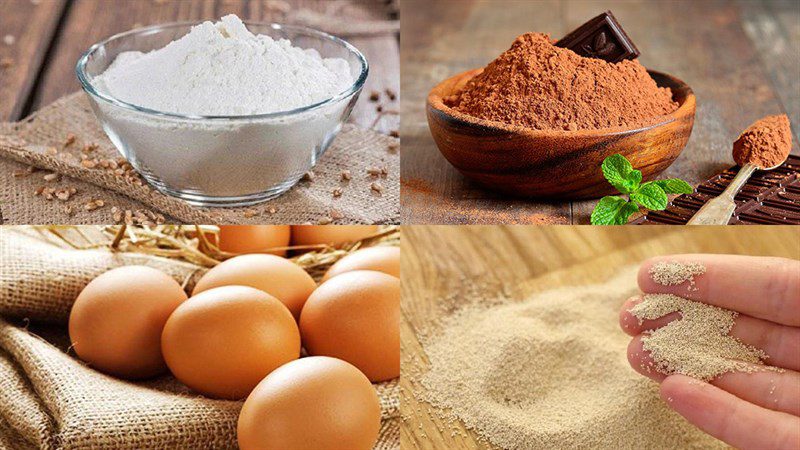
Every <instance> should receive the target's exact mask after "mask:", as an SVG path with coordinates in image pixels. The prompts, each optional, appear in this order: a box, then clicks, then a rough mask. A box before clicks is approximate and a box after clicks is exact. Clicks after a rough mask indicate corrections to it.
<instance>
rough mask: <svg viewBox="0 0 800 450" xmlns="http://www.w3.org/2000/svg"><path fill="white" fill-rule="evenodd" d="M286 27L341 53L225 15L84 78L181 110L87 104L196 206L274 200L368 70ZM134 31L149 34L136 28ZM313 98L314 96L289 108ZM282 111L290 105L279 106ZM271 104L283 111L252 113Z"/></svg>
mask: <svg viewBox="0 0 800 450" xmlns="http://www.w3.org/2000/svg"><path fill="white" fill-rule="evenodd" d="M251 29H253V28H252V27H251ZM258 29H261V30H263V31H262V32H265V33H269V34H273V35H279V36H281V35H283V32H282V31H277V32H276V31H275V30H274V29H272V28H269V27H264V26H260V28H258ZM284 29H285V30H286V33H288V35H289V36H295V37H292V38H291V39H297V38H296V37H297V36H299V39H302V41H298V42H301V44H302V45H304V46H308V47H312V46H315V48H318V49H320V52H323V53H325V54H332V55H335V56H340V55H341V58H339V57H331V58H324V57H322V56H321V54H320V52H318V51H317V50H315V49H314V48H300V47H298V46H294V45H293V43H292V42H290V41H289V40H286V39H273V38H272V37H270V36H267V35H264V34H256V33H253V32H251V31H250V30H248V28H247V26H246V25H245V24H244V23H242V21H241V20H240V19H239V18H238V17H236V16H235V15H229V16H225V17H223V18H222V19H221V20H220V21H219V22H217V23H211V22H204V23H201V24H198V25H195V26H193V27H191V30H190V31H189V32H188V33H187V34H185V35H183V36H182V37H180V38H178V39H176V40H174V41H172V42H170V43H168V44H166V45H165V46H163V47H161V48H156V49H155V50H151V51H147V52H139V51H124V52H122V53H119V54H118V55H116V58H115V59H114V60H113V61H112V62H110V64H109V65H108V67H107V68H105V70H104V71H102V73H99V75H97V76H95V77H94V78H92V79H91V85H92V87H93V88H94V89H95V90H96V91H98V92H99V93H101V94H104V95H105V96H110V97H113V98H115V99H117V100H121V101H123V102H126V103H129V104H132V105H136V106H138V107H143V108H147V109H149V110H154V111H158V112H165V113H170V114H174V115H177V116H172V115H167V116H165V115H158V114H151V113H147V112H143V111H139V110H137V109H135V108H125V107H120V106H118V105H116V104H114V103H110V102H105V101H95V102H93V103H92V107H93V109H94V110H95V113H96V114H97V116H98V118H99V119H100V121H101V122H103V128H104V129H105V131H106V133H107V134H108V135H109V137H110V138H111V140H112V141H113V142H114V144H115V146H116V147H117V148H118V149H119V150H120V152H121V153H122V154H123V155H124V156H125V158H126V159H128V161H130V162H131V164H132V165H133V166H134V167H135V168H136V169H137V170H138V171H139V172H140V173H141V174H142V175H144V177H145V178H146V179H147V180H148V181H149V182H150V183H151V184H153V185H154V186H155V187H156V188H158V189H160V190H161V191H163V192H166V193H168V194H171V195H176V196H178V197H181V198H184V199H186V200H188V201H190V202H192V203H193V204H196V205H202V206H242V205H247V204H252V203H256V202H258V201H263V200H268V199H270V198H273V197H275V196H276V195H279V194H281V193H282V192H285V191H286V190H288V189H289V188H290V187H291V186H292V185H294V184H295V183H296V182H297V180H299V179H300V177H301V176H302V175H303V174H304V173H305V172H307V171H308V170H311V169H312V168H313V166H314V165H315V164H316V163H317V161H318V159H319V158H320V157H321V156H322V153H323V151H324V150H325V149H326V148H327V146H328V145H329V144H330V143H331V141H332V140H333V138H334V137H335V135H336V133H338V131H339V130H340V129H341V127H342V124H343V123H344V122H345V121H346V119H347V117H348V116H349V114H350V111H351V110H352V108H353V105H354V103H355V101H356V99H357V94H358V92H359V91H360V88H361V84H360V83H362V82H363V79H362V78H361V77H360V76H361V75H364V74H366V64H365V63H362V62H361V60H360V59H359V58H358V56H356V55H360V53H358V52H357V51H356V50H353V49H352V48H351V47H347V45H348V44H346V43H342V42H340V41H334V40H330V39H328V38H324V37H323V38H320V37H319V36H318V34H315V33H317V32H304V31H302V30H301V31H296V30H297V29H294V31H293V29H292V28H290V27H284ZM137 39H140V40H143V41H144V40H146V39H148V38H147V37H146V33H140V37H138V38H137ZM137 45H138V46H139V47H140V48H147V46H146V45H140V44H134V48H135V47H136V46H137ZM162 45H163V44H162ZM150 48H152V47H150ZM150 48H147V50H150ZM322 49H326V50H324V51H323V50H322ZM356 79H358V80H359V84H357V85H356ZM340 94H341V95H340ZM90 98H92V99H93V98H94V97H93V96H92V95H90ZM332 98H335V100H332V101H329V102H325V101H326V100H328V99H332ZM320 103H322V104H321V105H320ZM311 105H319V106H316V107H314V108H309V109H301V111H296V110H297V109H298V108H303V107H308V106H311ZM286 111H293V112H292V113H288V114H281V113H283V112H286ZM270 113H279V114H276V115H271V116H266V117H264V116H258V115H259V114H270ZM181 116H184V117H181ZM198 116H212V117H211V118H199V117H198ZM214 116H216V117H214ZM219 116H224V118H220V117H219Z"/></svg>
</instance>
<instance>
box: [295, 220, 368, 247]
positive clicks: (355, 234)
mask: <svg viewBox="0 0 800 450" xmlns="http://www.w3.org/2000/svg"><path fill="white" fill-rule="evenodd" d="M377 232H378V225H292V245H316V244H328V245H332V246H334V247H339V246H341V245H342V244H346V243H348V242H355V241H358V240H359V239H363V238H365V237H368V236H371V235H373V234H375V233H377Z"/></svg>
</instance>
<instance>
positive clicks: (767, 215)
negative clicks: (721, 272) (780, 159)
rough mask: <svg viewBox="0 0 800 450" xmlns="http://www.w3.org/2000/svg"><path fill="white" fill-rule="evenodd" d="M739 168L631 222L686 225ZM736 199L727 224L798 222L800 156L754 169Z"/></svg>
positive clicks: (726, 172) (727, 182)
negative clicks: (774, 165)
mask: <svg viewBox="0 0 800 450" xmlns="http://www.w3.org/2000/svg"><path fill="white" fill-rule="evenodd" d="M738 171H739V167H738V166H735V167H731V168H730V169H728V170H726V171H724V172H722V173H721V174H719V175H716V176H714V177H712V178H711V179H710V180H707V181H705V182H703V183H702V184H701V185H700V186H698V187H697V189H696V190H695V192H694V193H692V194H685V195H679V196H678V197H675V199H673V200H672V201H671V202H670V203H669V205H667V209H665V210H664V211H650V212H648V213H647V214H646V215H645V216H642V217H640V218H638V219H636V220H634V221H632V222H631V224H635V225H659V224H660V225H683V224H686V222H688V221H689V219H690V218H691V217H692V216H693V215H694V214H695V213H696V212H697V211H698V210H699V209H700V208H701V207H702V206H703V205H704V204H705V203H706V202H707V201H709V200H711V199H712V198H714V197H716V196H718V195H720V194H722V191H724V190H725V188H726V187H728V184H729V183H730V182H731V180H733V177H734V176H736V173H737V172H738ZM735 201H736V210H735V211H734V213H733V217H731V220H730V221H729V222H728V224H729V225H800V156H795V155H789V158H788V159H787V160H786V162H785V163H783V164H782V165H781V166H780V167H778V168H776V169H773V170H769V171H763V170H759V171H756V173H754V174H753V176H752V177H750V180H748V181H747V184H745V185H744V187H742V189H741V190H740V191H739V193H738V194H737V195H736V198H735Z"/></svg>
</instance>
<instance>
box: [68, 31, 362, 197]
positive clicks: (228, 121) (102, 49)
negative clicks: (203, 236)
mask: <svg viewBox="0 0 800 450" xmlns="http://www.w3.org/2000/svg"><path fill="white" fill-rule="evenodd" d="M196 24H197V23H196V22H182V23H171V24H165V25H156V26H151V27H146V28H139V29H135V30H131V31H127V32H125V33H121V34H117V35H115V36H112V37H110V38H108V39H106V40H104V41H102V42H99V43H97V44H95V45H93V46H92V47H90V48H89V50H88V51H86V53H84V54H83V56H81V58H80V60H78V64H77V66H76V68H75V70H76V72H77V76H78V80H79V81H80V83H81V85H82V86H83V89H84V91H86V94H87V95H88V97H89V101H90V104H91V106H92V109H93V111H94V113H95V115H96V116H97V118H98V119H99V120H100V123H101V124H102V126H103V130H104V131H105V133H106V134H107V135H108V137H109V139H111V142H113V143H114V145H115V146H116V147H117V149H118V150H119V152H120V153H121V154H122V156H124V157H125V159H127V160H128V161H129V162H130V164H131V165H132V166H133V167H134V168H135V169H136V170H137V171H138V172H139V173H140V174H141V175H142V176H143V177H144V178H145V179H146V180H147V181H148V182H149V183H150V184H151V185H152V186H154V187H155V188H156V189H158V190H159V191H161V192H163V193H166V194H169V195H172V196H175V197H178V198H181V199H183V200H186V201H187V202H189V203H190V204H193V205H197V206H229V207H234V206H247V205H252V204H255V203H259V202H263V201H266V200H269V199H272V198H275V197H277V196H278V195H280V194H282V193H283V192H285V191H287V190H289V189H290V188H291V187H292V186H294V184H295V183H297V181H298V180H299V179H300V178H301V177H302V176H303V174H304V173H306V172H308V171H309V170H311V168H313V167H314V165H315V164H316V162H317V161H318V160H319V158H320V157H321V156H322V154H323V153H324V152H325V150H326V149H327V148H328V146H329V145H330V143H331V142H332V141H333V138H334V137H335V136H336V134H337V133H338V132H339V130H341V128H342V125H343V124H344V122H345V121H347V119H348V117H349V116H350V112H351V111H352V110H353V106H354V105H355V102H356V100H357V99H358V95H359V93H360V92H361V88H362V87H363V86H364V81H365V80H366V79H367V74H368V72H369V65H368V63H367V60H366V58H365V57H364V55H363V54H361V52H360V51H358V49H356V48H355V47H353V46H352V45H351V44H349V43H348V42H346V41H344V40H342V39H339V38H337V37H335V36H331V35H329V34H327V33H323V32H321V31H317V30H313V29H310V28H306V27H301V26H294V25H281V24H274V23H254V22H245V24H246V25H247V28H248V29H249V30H250V31H251V32H252V33H254V34H265V35H268V36H271V37H273V38H275V39H280V38H284V39H289V40H290V41H291V42H292V45H294V46H296V47H300V48H313V49H315V50H317V51H318V52H319V53H320V55H321V56H322V57H323V58H333V57H336V58H342V59H344V60H345V61H347V63H348V65H349V66H350V70H351V75H352V76H353V79H354V80H355V82H354V83H353V84H352V85H351V86H350V87H348V88H347V89H346V90H344V91H343V92H341V93H339V94H338V95H336V96H334V97H331V98H329V99H327V100H323V101H321V102H319V103H316V104H313V105H308V106H304V107H302V108H298V109H293V110H290V111H281V112H275V113H269V114H258V115H248V116H187V115H180V114H172V113H167V112H163V111H155V110H152V109H148V108H144V107H140V106H136V105H133V104H131V103H127V102H124V101H122V100H119V99H117V98H114V97H113V96H111V95H110V94H109V93H107V92H104V91H103V89H101V88H99V86H97V84H96V83H93V80H94V79H95V77H97V76H98V75H100V74H102V73H103V72H104V71H105V70H106V69H107V68H108V66H109V65H110V64H111V63H112V62H113V61H114V59H115V58H116V57H117V55H119V54H120V53H122V52H127V51H140V52H148V51H151V50H155V49H159V48H162V47H164V46H165V45H167V44H168V43H170V42H172V41H173V40H175V39H178V38H180V37H182V36H184V35H185V34H187V33H188V32H189V31H190V29H191V27H192V26H194V25H196ZM142 83H147V79H143V80H142Z"/></svg>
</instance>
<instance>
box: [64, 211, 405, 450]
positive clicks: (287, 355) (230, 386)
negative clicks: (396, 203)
mask: <svg viewBox="0 0 800 450" xmlns="http://www.w3.org/2000/svg"><path fill="white" fill-rule="evenodd" d="M376 231H377V227H371V226H298V227H291V229H290V227H289V226H225V227H221V229H220V234H219V246H220V248H221V249H223V250H225V251H229V252H233V253H242V255H240V256H235V257H233V258H230V259H228V260H226V261H224V262H222V263H221V264H219V265H217V266H215V267H214V268H212V269H211V270H209V271H208V272H207V273H206V274H205V275H204V276H203V277H202V278H201V279H200V280H199V281H198V282H197V284H196V285H195V287H194V290H193V291H192V296H191V297H187V295H186V293H185V292H184V290H183V289H182V288H181V286H180V285H179V284H178V283H177V282H176V281H175V280H174V279H172V278H171V277H169V276H168V275H166V274H164V273H163V272H160V271H158V270H156V269H153V268H150V267H144V266H123V267H119V268H116V269H113V270H110V271H108V272H106V273H104V274H102V275H100V276H98V277H97V278H95V279H94V280H93V281H91V282H90V283H89V284H88V285H87V286H86V287H85V288H84V290H83V291H82V292H81V293H80V295H79V296H78V298H77V300H76V301H75V304H74V306H73V308H72V311H71V313H70V319H69V334H70V339H71V341H72V345H73V348H74V350H75V352H76V353H77V355H78V356H79V357H80V358H81V359H82V360H84V361H85V362H87V363H88V364H89V365H90V366H92V367H94V368H95V369H97V370H100V371H102V372H105V373H108V374H110V375H114V376H117V377H120V378H125V379H142V378H148V377H153V376H157V375H160V374H162V373H165V372H166V371H167V370H169V371H170V372H172V374H173V375H174V376H175V377H176V378H177V379H178V380H180V381H181V382H183V383H184V384H186V385H187V386H189V387H190V388H192V389H193V390H194V391H196V392H198V393H200V394H202V395H205V396H208V397H213V398H220V399H229V400H239V399H246V400H245V402H244V406H243V407H242V411H241V414H240V416H239V423H238V433H237V436H238V441H239V446H240V447H241V448H242V449H244V450H247V449H285V450H292V449H309V448H314V449H322V450H324V449H339V448H347V449H354V450H358V449H370V448H372V446H373V445H374V443H375V441H376V440H377V437H378V432H379V429H380V404H379V400H378V397H377V394H376V392H375V389H374V388H373V386H372V384H371V382H380V381H386V380H390V379H393V378H396V377H398V376H399V375H400V336H399V334H400V330H399V328H400V327H399V322H400V279H399V276H400V249H399V248H398V247H388V246H385V247H370V248H365V249H362V250H358V251H355V252H353V253H351V254H349V255H347V256H346V257H344V258H342V259H341V260H339V261H338V262H337V263H336V264H334V265H333V266H331V268H330V269H329V270H328V272H327V273H326V274H325V276H324V277H323V279H322V282H321V284H320V285H319V286H318V285H317V283H316V282H315V281H314V280H313V279H312V278H311V276H310V275H308V273H307V272H306V271H305V270H303V269H302V268H301V267H300V266H298V265H296V264H295V263H293V262H292V261H290V260H288V259H285V258H284V256H285V252H284V251H281V250H278V251H272V252H271V254H270V253H266V252H264V251H265V250H267V249H275V248H280V247H285V246H287V245H289V244H290V243H292V244H294V245H309V244H329V245H333V246H337V245H341V244H343V243H345V242H349V241H354V240H358V239H361V238H363V237H366V236H368V235H371V234H373V233H375V232H376ZM301 347H302V348H304V349H305V352H306V353H307V354H308V355H309V356H305V357H301V352H302V348H301Z"/></svg>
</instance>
